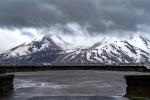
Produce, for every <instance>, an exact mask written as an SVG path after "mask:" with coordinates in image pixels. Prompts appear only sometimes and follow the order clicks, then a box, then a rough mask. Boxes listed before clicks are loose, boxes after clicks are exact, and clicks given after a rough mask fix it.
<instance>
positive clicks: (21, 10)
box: [0, 0, 150, 33]
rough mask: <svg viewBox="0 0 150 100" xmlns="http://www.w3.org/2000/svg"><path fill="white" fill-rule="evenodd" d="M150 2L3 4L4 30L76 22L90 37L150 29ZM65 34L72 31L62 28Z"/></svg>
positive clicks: (33, 0) (11, 0)
mask: <svg viewBox="0 0 150 100" xmlns="http://www.w3.org/2000/svg"><path fill="white" fill-rule="evenodd" d="M149 11H150V1H149V0H0V27H37V28H39V27H40V28H41V27H50V26H55V25H59V24H60V25H66V24H67V23H72V22H75V23H77V24H79V25H80V26H83V27H84V26H87V27H86V28H87V30H88V31H89V33H93V32H97V33H109V32H111V31H133V32H134V31H137V30H138V27H137V26H138V25H145V26H150V17H149V16H150V12H149ZM61 28H62V30H64V32H66V31H67V32H70V30H69V29H67V28H65V27H61Z"/></svg>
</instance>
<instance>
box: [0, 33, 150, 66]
mask: <svg viewBox="0 0 150 100" xmlns="http://www.w3.org/2000/svg"><path fill="white" fill-rule="evenodd" d="M149 51H150V40H148V39H146V38H145V37H142V36H140V35H137V34H134V35H132V36H130V38H129V39H118V38H108V37H107V38H106V37H105V38H103V39H102V40H100V41H99V42H97V43H95V44H94V45H92V46H89V47H78V48H73V45H71V44H69V43H66V42H65V41H64V40H63V39H61V37H58V36H55V35H54V34H50V35H47V36H42V37H39V38H36V39H34V40H33V41H32V42H31V43H28V44H27V43H24V44H21V45H19V46H17V47H15V48H12V49H10V50H8V51H6V52H3V53H1V54H0V64H1V63H9V64H11V63H13V64H14V63H15V64H16V63H17V64H18V63H19V64H22V63H25V64H26V63H30V64H31V63H32V64H39V63H40V64H41V63H42V64H47V63H62V64H63V63H69V64H70V63H75V64H80V63H84V64H88V63H109V64H112V63H150V52H149Z"/></svg>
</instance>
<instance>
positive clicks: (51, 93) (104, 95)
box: [0, 70, 148, 100]
mask: <svg viewBox="0 0 150 100" xmlns="http://www.w3.org/2000/svg"><path fill="white" fill-rule="evenodd" d="M139 74H142V75H143V74H148V73H141V72H117V71H98V70H97V71H92V70H63V71H44V72H18V73H15V81H14V88H15V89H14V92H13V93H11V94H10V95H9V96H7V97H4V98H2V100H127V99H126V98H122V96H123V95H125V93H126V82H125V79H124V75H139ZM0 100H1V99H0Z"/></svg>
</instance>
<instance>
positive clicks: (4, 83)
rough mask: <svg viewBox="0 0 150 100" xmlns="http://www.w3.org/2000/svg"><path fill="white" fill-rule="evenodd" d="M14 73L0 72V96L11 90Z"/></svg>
mask: <svg viewBox="0 0 150 100" xmlns="http://www.w3.org/2000/svg"><path fill="white" fill-rule="evenodd" d="M13 79H14V75H9V74H0V96H2V95H5V94H7V93H9V92H10V91H12V90H13Z"/></svg>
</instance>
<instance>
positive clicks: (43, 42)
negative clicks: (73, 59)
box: [3, 34, 70, 58]
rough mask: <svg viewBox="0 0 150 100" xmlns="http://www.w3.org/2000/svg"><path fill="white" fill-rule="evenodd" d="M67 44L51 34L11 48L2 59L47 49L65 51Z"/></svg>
mask: <svg viewBox="0 0 150 100" xmlns="http://www.w3.org/2000/svg"><path fill="white" fill-rule="evenodd" d="M68 45H70V44H69V43H67V42H64V41H63V40H62V39H61V38H59V37H57V36H55V35H53V34H51V35H46V36H41V37H40V38H36V39H34V40H33V41H31V43H28V44H27V43H23V44H21V45H19V46H17V47H15V48H12V49H10V50H8V51H6V52H4V53H3V57H5V58H9V57H19V56H23V55H28V54H31V53H35V52H39V51H42V50H44V49H47V48H51V49H54V50H55V49H67V47H68Z"/></svg>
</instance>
